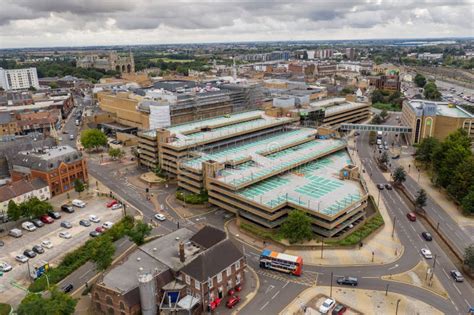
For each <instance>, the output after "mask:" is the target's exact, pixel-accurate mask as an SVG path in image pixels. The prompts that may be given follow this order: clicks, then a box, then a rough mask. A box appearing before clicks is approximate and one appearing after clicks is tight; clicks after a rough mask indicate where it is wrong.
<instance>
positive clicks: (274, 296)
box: [272, 290, 280, 300]
mask: <svg viewBox="0 0 474 315" xmlns="http://www.w3.org/2000/svg"><path fill="white" fill-rule="evenodd" d="M278 294H280V291H279V290H278V291H277V293H275V294H274V295H273V296H272V300H273V299H274V298H276V296H277V295H278Z"/></svg>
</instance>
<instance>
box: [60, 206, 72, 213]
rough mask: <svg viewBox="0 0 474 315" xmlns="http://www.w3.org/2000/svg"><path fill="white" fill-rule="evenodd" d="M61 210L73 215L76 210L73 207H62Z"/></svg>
mask: <svg viewBox="0 0 474 315" xmlns="http://www.w3.org/2000/svg"><path fill="white" fill-rule="evenodd" d="M61 210H62V211H64V212H67V213H73V212H74V208H73V207H72V206H71V205H62V206H61Z"/></svg>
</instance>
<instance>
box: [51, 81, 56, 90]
mask: <svg viewBox="0 0 474 315" xmlns="http://www.w3.org/2000/svg"><path fill="white" fill-rule="evenodd" d="M49 87H50V88H51V89H53V90H54V89H57V88H58V84H57V83H56V82H51V83H50V84H49Z"/></svg>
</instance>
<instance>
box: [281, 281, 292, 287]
mask: <svg viewBox="0 0 474 315" xmlns="http://www.w3.org/2000/svg"><path fill="white" fill-rule="evenodd" d="M288 283H290V281H286V283H285V285H284V286H283V287H282V289H283V288H285V287H286V286H287V285H288Z"/></svg>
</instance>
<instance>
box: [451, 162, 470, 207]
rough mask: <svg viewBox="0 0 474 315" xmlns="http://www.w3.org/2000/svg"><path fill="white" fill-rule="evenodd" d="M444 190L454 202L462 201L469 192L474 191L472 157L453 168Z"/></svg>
mask: <svg viewBox="0 0 474 315" xmlns="http://www.w3.org/2000/svg"><path fill="white" fill-rule="evenodd" d="M446 189H447V190H448V192H449V193H450V194H451V196H453V197H454V198H455V199H456V200H462V199H463V198H464V196H466V195H467V194H468V193H469V191H472V190H474V156H472V155H471V156H469V157H468V158H467V159H465V160H464V161H461V162H460V163H459V164H458V165H457V166H456V167H455V169H454V171H453V172H452V176H451V178H450V183H449V185H448V187H447V188H446Z"/></svg>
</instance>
